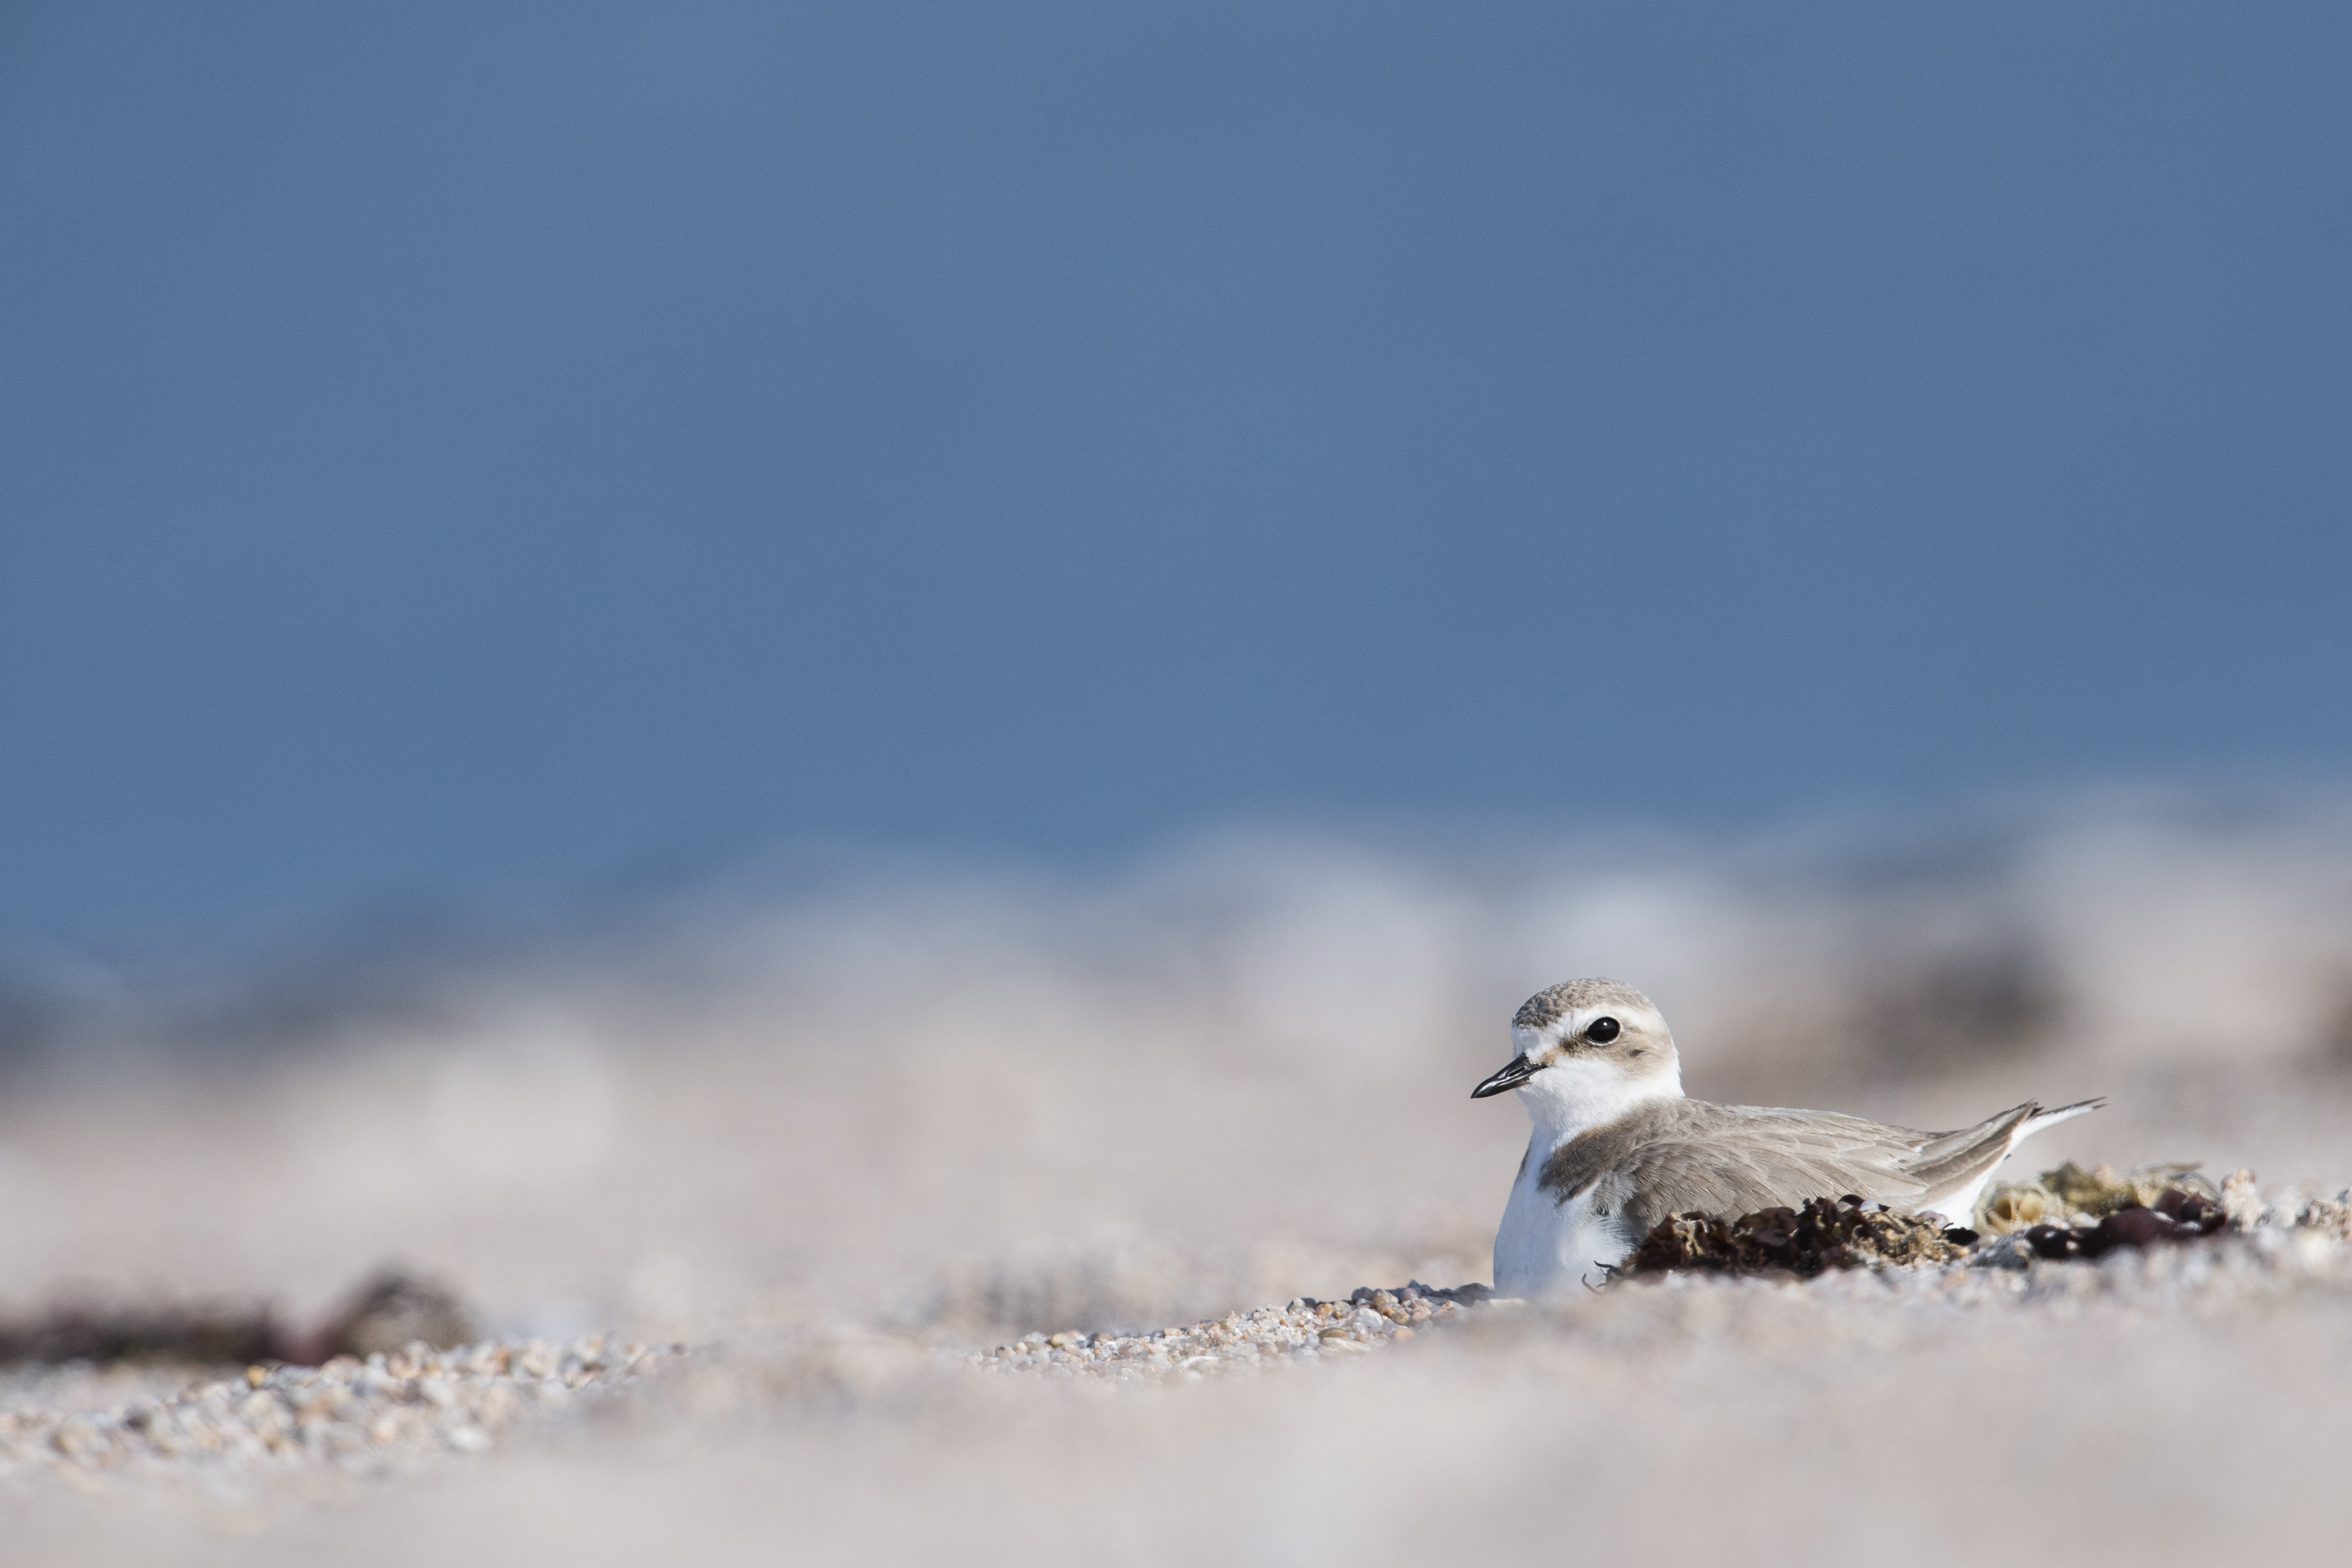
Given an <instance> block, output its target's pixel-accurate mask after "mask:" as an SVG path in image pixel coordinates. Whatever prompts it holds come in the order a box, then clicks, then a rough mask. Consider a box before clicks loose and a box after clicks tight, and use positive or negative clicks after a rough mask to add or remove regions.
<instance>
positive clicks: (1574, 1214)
mask: <svg viewBox="0 0 2352 1568" xmlns="http://www.w3.org/2000/svg"><path fill="white" fill-rule="evenodd" d="M1549 1152H1550V1151H1549V1149H1546V1148H1543V1147H1542V1140H1541V1139H1540V1137H1538V1143H1537V1146H1536V1147H1535V1148H1531V1149H1530V1150H1529V1151H1528V1161H1527V1163H1526V1165H1525V1166H1524V1167H1523V1168H1522V1169H1521V1170H1520V1172H1519V1179H1518V1181H1517V1183H1516V1184H1513V1186H1512V1188H1511V1201H1510V1202H1509V1203H1508V1204H1506V1205H1504V1207H1503V1224H1502V1226H1501V1228H1500V1229H1498V1230H1496V1232H1495V1293H1496V1295H1498V1296H1530V1297H1533V1296H1553V1295H1558V1294H1559V1293H1560V1292H1562V1291H1565V1290H1570V1289H1575V1288H1576V1287H1578V1286H1579V1285H1599V1284H1601V1281H1602V1280H1603V1279H1604V1278H1605V1276H1604V1275H1603V1273H1602V1269H1603V1268H1605V1267H1606V1266H1607V1265H1610V1264H1613V1263H1617V1262H1620V1261H1622V1259H1623V1258H1624V1256H1625V1254H1626V1253H1628V1252H1630V1251H1632V1250H1633V1240H1632V1237H1629V1236H1628V1235H1627V1234H1626V1230H1625V1226H1624V1220H1623V1217H1622V1215H1620V1214H1618V1213H1615V1212H1612V1213H1610V1214H1607V1215H1603V1214H1601V1213H1600V1212H1599V1208H1600V1205H1599V1203H1598V1201H1597V1198H1596V1194H1598V1193H1599V1192H1600V1191H1601V1189H1602V1188H1604V1187H1607V1186H1608V1185H1609V1184H1608V1183H1606V1182H1601V1183H1595V1184H1593V1185H1592V1186H1591V1187H1588V1188H1586V1189H1585V1190H1584V1191H1583V1192H1580V1193H1579V1194H1576V1196H1574V1197H1572V1198H1570V1199H1569V1201H1568V1202H1566V1203H1564V1204H1556V1203H1554V1202H1553V1201H1552V1195H1551V1194H1549V1193H1547V1192H1545V1191H1544V1190H1543V1189H1542V1188H1540V1187H1539V1186H1538V1185H1537V1184H1536V1183H1537V1180H1538V1176H1539V1175H1540V1174H1541V1172H1542V1167H1543V1161H1544V1156H1545V1155H1547V1154H1549Z"/></svg>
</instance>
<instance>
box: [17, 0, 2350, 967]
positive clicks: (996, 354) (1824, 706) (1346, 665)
mask: <svg viewBox="0 0 2352 1568" xmlns="http://www.w3.org/2000/svg"><path fill="white" fill-rule="evenodd" d="M2347 61H2352V13H2347V12H2346V11H2344V10H2343V9H2342V8H2340V7H2331V6H2325V5H2304V6H2295V5H2258V6H2241V7H2215V6H2187V5H2135V6H2130V7H2121V6H2091V5H2047V4H2038V5H1971V6H1967V7H1957V6H1954V7H1896V8H1889V7H1885V6H1865V5H1855V6H1793V7H1770V8H1769V9H1768V8H1764V7H1752V6H1730V5H1724V6H1713V5H1701V6H1675V5H1622V6H1561V5H1465V6H1453V5H1447V6H1436V5H1422V6H1410V7H1397V6H1382V5H1328V6H1327V5H1267V4H1263V3H1253V4H1249V5H1232V6H1224V5H1181V6H1141V5H1067V6H1065V5H987V6H980V5H973V6H956V7H931V6H901V5H884V4H877V3H874V0H860V3H858V4H854V5H661V6H653V5H639V6H627V7H614V6H595V5H578V4H565V5H545V6H531V5H512V4H499V3H485V0H469V3H467V4H465V5H434V4H424V3H415V4H407V5H399V6H361V5H351V6H320V5H310V4H303V5H222V6H203V7H197V6H166V5H148V6H124V5H108V4H104V3H101V0H77V3H75V4H73V5H38V4H23V5H15V6H12V7H11V8H10V9H9V10H8V12H7V13H6V14H5V16H0V509H5V510H0V941H5V942H13V943H16V944H20V945H21V944H26V943H31V944H37V945H38V944H65V945H69V946H70V945H83V946H92V947H99V948H106V947H110V946H112V947H121V946H125V945H141V944H162V945H163V946H166V947H168V946H171V945H173V944H184V943H188V942H201V941H212V940H216V939H218V938H219V937H221V936H222V935H223V934H224V933H229V934H234V933H238V932H251V931H285V930H293V929H299V928H300V927H301V926H302V925H303V924H304V923H305V922H309V921H321V920H330V919H339V918H343V917H345V916H347V915H349V914H351V913H352V912H353V911H358V910H366V909H369V908H371V907H375V906H378V905H383V904H385V903H399V902H402V901H404V900H409V901H414V900H424V901H426V902H434V901H446V902H450V903H454V904H464V903H466V902H467V901H468V900H484V899H493V898H499V897H510V896H530V897H540V896H546V897H562V896H563V895H565V894H566V892H567V890H572V889H583V888H588V887H593V886H595V885H597V884H598V883H599V882H600V881H602V880H604V879H612V878H614V877H625V876H630V875H635V874H640V873H643V872H645V871H646V870H647V869H648V868H660V867H663V866H665V865H670V864H683V863H690V862H695V861H698V860H700V859H706V858H725V857H726V856H729V855H730V854H734V853H738V852H741V851H744V850H747V849H749V848H750V847H754V846H758V845H761V844H769V843H776V842H786V843H790V842H799V841H805V840H811V839H815V840H829V841H830V840H849V841H854V842H865V843H874V844H882V845H902V846H913V847H918V848H939V849H946V850H953V851H956V852H959V853H983V854H1001V853H1012V854H1015V855H1022V856H1037V857H1042V858H1047V859H1069V858H1090V857H1099V856H1103V855H1114V856H1115V855H1119V854H1124V853H1128V852H1130V851H1133V850H1136V849H1139V848H1142V847H1150V846H1152V845H1155V844H1159V843H1163V842H1165V841H1167V840H1168V839H1170V838H1171V837H1180V836H1181V835H1183V834H1186V833H1189V832H1192V831H1193V830H1195V829H1197V828H1199V827H1202V826H1206V825H1212V824H1215V823H1220V822H1225V821H1231V820H1235V819H1245V820H1246V819H1266V818H1275V819H1280V820H1287V821H1294V822H1296V821H1305V822H1316V821H1324V820H1350V819H1360V818H1361V817H1364V816H1374V817H1380V818H1383V819H1391V820H1394V819H1400V818H1402V819H1422V820H1434V821H1444V822H1455V823H1458V822H1464V821H1481V820H1494V819H1497V818H1501V817H1507V818H1510V819H1512V820H1519V821H1544V820H1559V821H1573V820H1579V819H1584V818H1590V817H1592V816H1607V817H1636V818H1643V819H1648V820H1653V821H1662V822H1666V823H1706V824H1722V823H1740V822H1754V821H1766V820H1771V819H1773V818H1776V817H1779V816H1787V815H1790V814H1806V813H1820V812H1823V811H1831V812H1834V811H1836V810H1839V809H1842V808H1844V807H1847V806H1851V805H1871V806H1873V807H1881V808H1883V807H1885V806H1886V805H1895V806H1897V807H1901V806H1905V805H1911V804H1916V805H1926V804H1933V803H1942V802H1949V801H1954V800H1965V799H1967V798H1969V797H1971V796H1974V795H1982V794H1985V793H1988V792H2009V791H2015V790H2018V789H2033V788H2042V787H2049V786H2053V785H2056V786H2063V785H2065V784H2069V783H2072V782H2074V781H2079V780H2084V779H2112V778H2127V779H2150V778H2152V779H2158V780H2167V779H2177V778H2215V779H2224V780H2231V781H2257V782H2259V781H2262V780H2265V779H2271V778H2277V777H2289V776H2291V777H2296V778H2304V779H2312V778H2317V779H2321V780H2330V779H2339V778H2341V777H2342V776H2343V775H2344V773H2345V772H2346V771H2347V763H2352V730H2347V725H2346V723H2345V721H2344V717H2343V715H2344V713H2345V711H2346V710H2347V706H2352V705H2347V701H2346V699H2345V695H2344V688H2345V686H2346V675H2347V658H2352V616H2347V613H2346V606H2347V599H2352V594H2347V584H2352V544H2347V527H2346V523H2347V501H2352V440H2347V435H2352V420H2348V419H2347V416H2352V396H2347V392H2352V286H2347V285H2352V94H2347V93H2346V91H2345V90H2344V86H2343V84H2344V80H2345V72H2346V68H2347Z"/></svg>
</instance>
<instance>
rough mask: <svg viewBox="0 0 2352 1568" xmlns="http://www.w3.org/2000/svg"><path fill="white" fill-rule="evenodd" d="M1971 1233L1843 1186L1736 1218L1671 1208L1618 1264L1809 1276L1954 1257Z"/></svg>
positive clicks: (1653, 1269)
mask: <svg viewBox="0 0 2352 1568" xmlns="http://www.w3.org/2000/svg"><path fill="white" fill-rule="evenodd" d="M1976 1239H1977V1237H1976V1233H1975V1232H1974V1231H1971V1230H1964V1229H1961V1228H1958V1227H1957V1226H1942V1225H1938V1224H1937V1223H1936V1222H1935V1221H1933V1220H1929V1219H1922V1218H1921V1217H1919V1216H1918V1215H1910V1214H1905V1213H1902V1212H1901V1211H1900V1210H1896V1209H1891V1208H1888V1207H1887V1206H1886V1205H1885V1204H1865V1203H1864V1201H1863V1200H1862V1199H1861V1198H1860V1197H1859V1196H1857V1195H1855V1194H1852V1193H1849V1194H1846V1195H1845V1196H1844V1197H1843V1198H1840V1199H1837V1200H1836V1201H1834V1202H1832V1200H1830V1199H1828V1198H1811V1199H1808V1200H1807V1201H1806V1202H1805V1204H1804V1205H1803V1206H1802V1207H1801V1208H1769V1209H1764V1210H1760V1211H1759V1212H1758V1213H1755V1214H1749V1215H1740V1216H1739V1217H1738V1219H1725V1218H1723V1217H1721V1216H1720V1215H1708V1214H1701V1213H1697V1212H1696V1211H1694V1212H1692V1213H1689V1214H1683V1215H1675V1216H1674V1217H1673V1218H1671V1219H1666V1220H1663V1221H1661V1222H1659V1223H1658V1224H1657V1225H1656V1226H1653V1227H1652V1229H1651V1231H1650V1234H1649V1235H1648V1236H1646V1237H1643V1238H1642V1242H1641V1245H1639V1246H1638V1247H1634V1249H1633V1253H1632V1254H1631V1255H1630V1256H1629V1257H1628V1258H1626V1259H1625V1261H1624V1263H1623V1264H1622V1266H1621V1267H1620V1268H1619V1269H1618V1272H1620V1273H1622V1274H1648V1273H1663V1272H1667V1271H1670V1270H1674V1269H1703V1270H1706V1271H1708V1272H1711V1273H1729V1274H1761V1273H1782V1272H1785V1273H1790V1274H1796V1275H1799V1276H1802V1277H1806V1278H1810V1277H1811V1276H1812V1275H1816V1274H1819V1273H1821V1272H1822V1271H1823V1270H1824V1269H1829V1268H1879V1267H1883V1266H1885V1265H1888V1264H1916V1263H1951V1262H1957V1261H1958V1260H1959V1259H1961V1258H1965V1257H1966V1256H1967V1255H1968V1249H1969V1247H1970V1246H1972V1245H1973V1244H1974V1243H1975V1241H1976Z"/></svg>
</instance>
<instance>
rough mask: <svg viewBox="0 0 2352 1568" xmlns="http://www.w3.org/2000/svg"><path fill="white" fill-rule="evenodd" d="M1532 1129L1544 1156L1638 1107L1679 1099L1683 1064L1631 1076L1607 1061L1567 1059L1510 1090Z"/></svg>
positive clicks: (1670, 1064)
mask: <svg viewBox="0 0 2352 1568" xmlns="http://www.w3.org/2000/svg"><path fill="white" fill-rule="evenodd" d="M1514 1092H1516V1093H1517V1095H1518V1097H1519V1103H1520V1104H1521V1105H1524V1106H1526V1107H1527V1108H1528V1120H1529V1121H1533V1122H1534V1123H1535V1124H1536V1127H1535V1143H1536V1146H1537V1147H1538V1148H1539V1149H1542V1150H1544V1151H1545V1152H1550V1151H1551V1150H1554V1149H1557V1148H1559V1146H1560V1145H1561V1144H1563V1143H1565V1142H1568V1141H1569V1140H1570V1139H1571V1138H1573V1137H1575V1136H1576V1135H1577V1134H1578V1133H1580V1132H1585V1131H1591V1129H1593V1128H1595V1127H1601V1126H1605V1125H1606V1124H1607V1123H1609V1122H1612V1121H1616V1120H1617V1119H1618V1118H1619V1117H1621V1116H1622V1115H1624V1114H1625V1113H1626V1112H1627V1111H1629V1110H1633V1108H1634V1107H1635V1106H1637V1105H1645V1104H1647V1103H1649V1102H1650V1101H1651V1100H1680V1099H1681V1098H1682V1097H1683V1069H1682V1063H1681V1062H1680V1061H1677V1060H1669V1061H1668V1062H1667V1064H1666V1066H1665V1067H1664V1068H1662V1069H1661V1070H1659V1071H1657V1072H1654V1073H1644V1074H1643V1075H1642V1076H1641V1077H1639V1078H1635V1077H1633V1075H1632V1074H1630V1073H1628V1072H1626V1071H1625V1069H1624V1068H1621V1067H1619V1066H1618V1065H1617V1064H1616V1063H1615V1062H1612V1061H1600V1060H1594V1059H1591V1058H1577V1057H1570V1058H1569V1059H1567V1060H1566V1061H1562V1062H1556V1063H1554V1064H1553V1065H1552V1066H1550V1067H1548V1068H1544V1069H1543V1070H1542V1071H1541V1072H1539V1073H1538V1074H1536V1076H1535V1077H1533V1078H1531V1079H1528V1081H1527V1082H1525V1083H1523V1084H1521V1085H1520V1086H1519V1087H1518V1089H1517V1090H1515V1091H1514Z"/></svg>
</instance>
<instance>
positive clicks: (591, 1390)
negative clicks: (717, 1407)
mask: <svg viewBox="0 0 2352 1568" xmlns="http://www.w3.org/2000/svg"><path fill="white" fill-rule="evenodd" d="M682 1353H683V1351H682V1348H681V1347H679V1346H676V1345H657V1346H646V1345H641V1344H620V1343H616V1342H609V1341H607V1340H605V1339H604V1338H602V1337H591V1338H587V1339H582V1340H576V1341H573V1342H570V1343H566V1344H553V1343H549V1342H545V1341H538V1340H534V1341H530V1342H526V1343H522V1344H516V1345H501V1344H495V1343H484V1344H478V1345H470V1346H466V1347H462V1348H458V1349H451V1350H435V1349H432V1348H430V1347H427V1346H425V1345H424V1344H421V1343H420V1344H415V1345H412V1346H410V1347H408V1348H406V1349H404V1350H398V1351H394V1352H389V1353H384V1352H378V1353H376V1354H373V1355H371V1356H369V1357H367V1358H366V1359H365V1360H364V1361H362V1360H360V1359H359V1358H357V1357H354V1356H338V1357H336V1358H334V1359H333V1360H331V1361H329V1362H328V1363H326V1364H324V1365H323V1366H315V1367H305V1366H275V1367H263V1366H251V1367H247V1369H246V1370H245V1371H244V1372H243V1373H240V1374H238V1375H236V1376H232V1377H214V1378H207V1379H205V1380H204V1381H202V1382H198V1383H195V1384H191V1385H189V1386H188V1387H186V1388H185V1389H184V1390H182V1391H181V1392H179V1393H177V1394H171V1395H169V1396H168V1397H163V1398H152V1399H139V1400H134V1401H132V1402H131V1403H128V1404H124V1405H116V1406H113V1407H111V1408H108V1409H100V1410H89V1411H75V1410H59V1409H47V1410H42V1409H31V1410H15V1411H10V1412H7V1413H5V1414H0V1476H7V1475H16V1474H21V1473H22V1472H25V1471H27V1470H43V1469H56V1468H71V1469H74V1470H78V1471H83V1472H94V1471H115V1470H131V1471H135V1470H153V1469H157V1468H212V1469H221V1468H227V1469H268V1468H280V1469H282V1468H289V1467H299V1466H306V1465H312V1464H320V1463H323V1464H329V1465H334V1466H339V1467H342V1468H349V1469H356V1470H362V1471H367V1470H381V1469H384V1468H389V1467H397V1466H399V1465H402V1464H404V1463H411V1464H413V1463H414V1462H415V1460H416V1459H417V1458H420V1457H422V1456H425V1455H431V1454H439V1453H457V1454H476V1453H480V1452H482V1451H483V1450H485V1449H488V1447H491V1446H492V1444H493V1443H494V1442H496V1441H497V1440H498V1438H499V1436H500V1435H501V1434H503V1433H505V1432H507V1431H508V1430H509V1428H511V1427H514V1426H517V1425H519V1424H520V1423H523V1422H526V1421H530V1420H534V1419H544V1418H545V1417H547V1416H549V1415H557V1414H561V1413H565V1412H569V1411H572V1410H573V1409H575V1408H577V1407H578V1405H580V1404H581V1402H583V1401H586V1400H594V1399H597V1398H601V1397H604V1396H607V1395H609V1394H612V1393H614V1391H616V1390H618V1389H621V1388H624V1387H625V1386H627V1385H628V1384H632V1383H635V1382H636V1381H637V1380H638V1379H639V1378H641V1377H643V1376H644V1375H645V1374H646V1373H648V1372H650V1371H651V1370H653V1369H654V1368H655V1367H656V1366H658V1365H660V1364H661V1363H664V1362H665V1361H668V1360H672V1359H675V1358H676V1357H677V1356H679V1355H680V1354H682Z"/></svg>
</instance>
